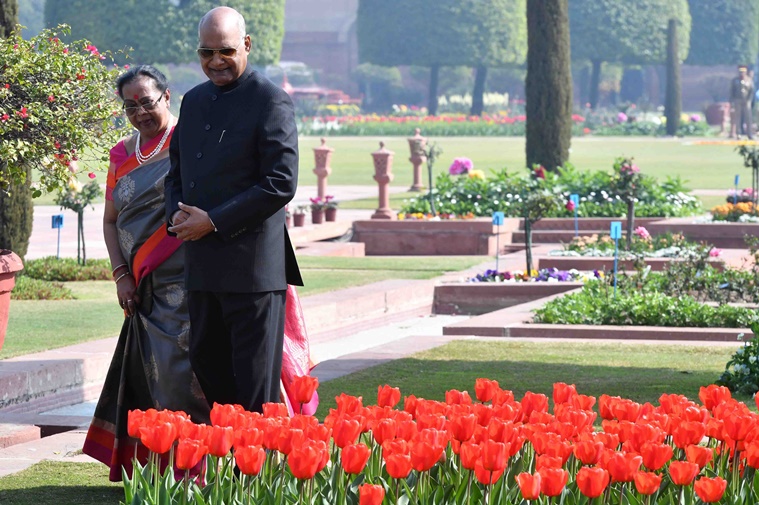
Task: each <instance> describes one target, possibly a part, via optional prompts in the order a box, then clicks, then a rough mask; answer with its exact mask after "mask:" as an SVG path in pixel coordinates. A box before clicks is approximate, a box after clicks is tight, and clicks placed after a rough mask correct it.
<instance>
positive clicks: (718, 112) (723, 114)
mask: <svg viewBox="0 0 759 505" xmlns="http://www.w3.org/2000/svg"><path fill="white" fill-rule="evenodd" d="M704 115H705V116H706V123H707V124H709V125H712V126H723V125H725V124H727V123H729V122H730V102H715V103H713V104H711V105H709V107H707V108H706V113H705V114H704Z"/></svg>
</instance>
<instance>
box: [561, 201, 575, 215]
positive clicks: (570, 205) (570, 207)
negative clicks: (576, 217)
mask: <svg viewBox="0 0 759 505" xmlns="http://www.w3.org/2000/svg"><path fill="white" fill-rule="evenodd" d="M564 207H566V209H567V210H568V211H569V212H572V211H574V210H575V202H573V201H572V200H569V201H567V204H566V205H565V206H564Z"/></svg>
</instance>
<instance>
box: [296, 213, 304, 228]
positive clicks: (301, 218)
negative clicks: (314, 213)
mask: <svg viewBox="0 0 759 505" xmlns="http://www.w3.org/2000/svg"><path fill="white" fill-rule="evenodd" d="M305 224H306V215H305V214H293V226H297V227H300V226H303V225H305Z"/></svg>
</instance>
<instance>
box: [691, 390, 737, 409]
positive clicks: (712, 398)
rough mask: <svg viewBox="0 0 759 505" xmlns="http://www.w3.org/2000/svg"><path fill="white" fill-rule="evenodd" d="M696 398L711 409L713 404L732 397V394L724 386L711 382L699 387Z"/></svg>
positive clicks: (715, 404)
mask: <svg viewBox="0 0 759 505" xmlns="http://www.w3.org/2000/svg"><path fill="white" fill-rule="evenodd" d="M698 398H699V399H700V400H701V403H703V404H704V407H706V408H707V409H709V410H712V409H713V408H714V407H715V406H717V405H719V404H721V403H723V402H725V401H727V400H730V399H731V398H732V394H731V393H730V390H729V389H727V388H726V387H725V386H717V385H716V384H711V385H709V386H706V387H701V388H700V389H699V391H698Z"/></svg>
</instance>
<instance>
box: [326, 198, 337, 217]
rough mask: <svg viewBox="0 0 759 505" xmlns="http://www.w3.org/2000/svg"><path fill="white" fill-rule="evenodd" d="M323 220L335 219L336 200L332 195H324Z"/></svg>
mask: <svg viewBox="0 0 759 505" xmlns="http://www.w3.org/2000/svg"><path fill="white" fill-rule="evenodd" d="M324 205H325V207H324V220H325V221H330V222H332V221H335V220H336V219H337V205H338V204H337V200H335V197H334V196H332V195H327V196H325V197H324Z"/></svg>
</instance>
